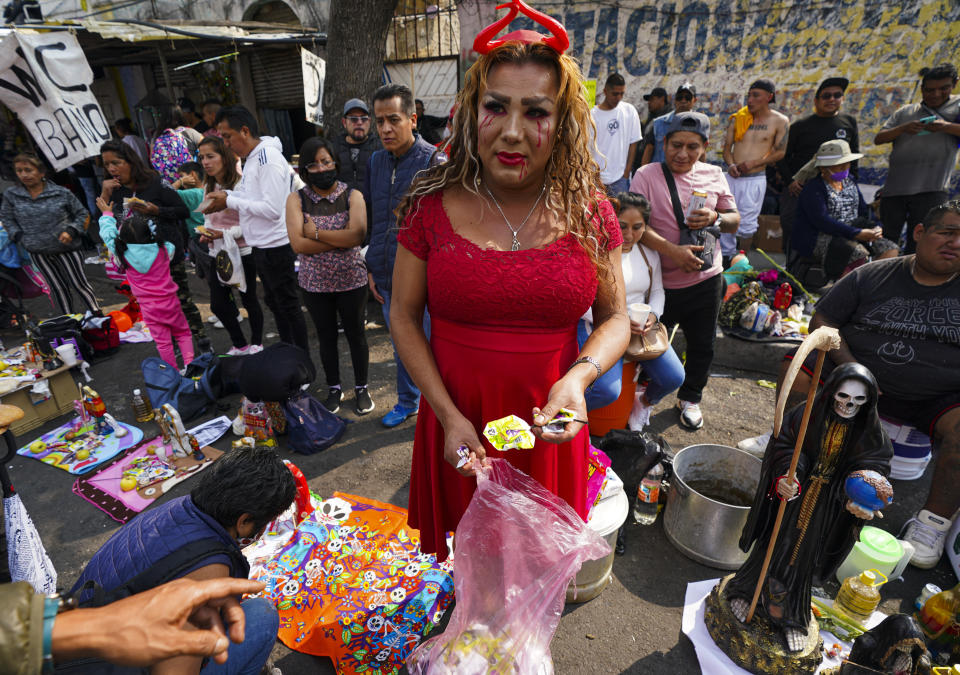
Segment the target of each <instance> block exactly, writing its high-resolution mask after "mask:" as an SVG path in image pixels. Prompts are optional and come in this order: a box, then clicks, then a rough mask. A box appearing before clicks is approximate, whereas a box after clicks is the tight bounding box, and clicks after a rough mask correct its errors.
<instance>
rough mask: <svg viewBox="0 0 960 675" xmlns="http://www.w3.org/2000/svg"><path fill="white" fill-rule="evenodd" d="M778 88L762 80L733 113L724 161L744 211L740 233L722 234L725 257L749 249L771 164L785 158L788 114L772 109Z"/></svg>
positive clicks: (738, 204)
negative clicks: (745, 126) (740, 131)
mask: <svg viewBox="0 0 960 675" xmlns="http://www.w3.org/2000/svg"><path fill="white" fill-rule="evenodd" d="M775 94H776V89H775V87H774V85H773V82H771V81H770V80H765V79H760V80H757V81H756V82H754V83H753V84H751V85H750V89H749V90H748V91H747V105H746V109H745V110H744V109H741V110H739V111H737V113H736V114H734V115H731V116H730V118H731V124H730V125H729V126H728V127H727V135H726V137H725V138H724V141H723V161H725V162H726V163H727V166H728V169H727V183H728V184H729V185H730V192H732V193H733V196H734V199H735V200H736V202H737V210H739V211H740V227H739V228H738V229H737V233H736V235H733V234H722V235H721V236H720V246H721V248H722V249H723V257H724V258H725V259H729V258H731V257H732V256H733V255H734V254H735V253H736V252H737V249H742V250H744V251H746V250H749V249H750V246H751V244H752V242H753V235H754V234H755V233H756V231H757V218H758V216H759V215H760V207H762V206H763V195H764V193H766V191H767V174H766V168H767V164H775V163H776V162H779V161H780V160H781V159H783V155H784V152H786V149H787V129H788V128H789V126H790V120H789V119H787V116H786V115H784V114H782V113H779V112H777V111H776V110H771V109H770V104H771V103H773V102H774V101H775V100H776V97H775ZM747 115H749V117H750V118H752V121H751V122H750V124H749V126H748V127H747V128H746V130H745V131H743V132H742V134H741V135H740V137H739V138H737V137H736V136H737V134H736V128H737V126H741V127H742V126H743V123H744V122H743V121H741V124H740V125H738V124H737V121H738V119H739V120H746V119H749V118H748V117H747Z"/></svg>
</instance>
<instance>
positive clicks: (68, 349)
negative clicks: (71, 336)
mask: <svg viewBox="0 0 960 675" xmlns="http://www.w3.org/2000/svg"><path fill="white" fill-rule="evenodd" d="M57 356H59V357H60V360H61V361H63V364H64V365H65V366H75V365H77V348H76V347H74V346H73V343H72V342H68V343H67V344H65V345H60V346H59V347H57Z"/></svg>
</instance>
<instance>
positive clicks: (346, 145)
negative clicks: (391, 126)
mask: <svg viewBox="0 0 960 675" xmlns="http://www.w3.org/2000/svg"><path fill="white" fill-rule="evenodd" d="M340 123H341V124H342V125H343V133H342V134H340V135H339V136H337V137H336V138H334V140H333V147H334V149H335V150H336V151H337V159H339V160H340V173H339V175H338V176H337V178H339V179H340V180H341V181H342V182H344V183H346V184H347V185H348V186H350V187H351V188H353V189H355V190H363V181H364V179H366V177H367V161H368V160H369V159H370V155H372V154H373V153H374V152H376V151H377V150H380V149H381V148H382V147H383V145H381V144H380V138H379V137H378V136H375V135H373V134H371V133H370V108H368V107H367V104H366V103H364V102H363V100H362V99H359V98H351V99H350V100H349V101H347V102H346V103H345V104H344V105H343V117H342V118H341V120H340Z"/></svg>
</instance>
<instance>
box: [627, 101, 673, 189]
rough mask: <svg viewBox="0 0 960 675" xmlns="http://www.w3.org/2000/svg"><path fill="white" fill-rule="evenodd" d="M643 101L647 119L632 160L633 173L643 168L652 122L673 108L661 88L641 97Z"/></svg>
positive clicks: (651, 131) (650, 139)
mask: <svg viewBox="0 0 960 675" xmlns="http://www.w3.org/2000/svg"><path fill="white" fill-rule="evenodd" d="M643 100H644V101H646V102H647V119H646V120H644V122H643V138H642V139H641V140H640V145H639V146H637V154H636V155H635V156H634V158H633V169H634V171H636V170H637V169H639V168H640V167H641V166H643V155H644V153H645V152H646V150H647V146H648V145H650V143H651V142H652V141H653V120H655V119H656V118H658V117H661V116H663V115H666V114H667V113H669V112H673V107H672V106H671V105H670V95H669V94H667V90H666V89H664V88H663V87H654V88H653V89H651V90H650V93H649V94H644V95H643Z"/></svg>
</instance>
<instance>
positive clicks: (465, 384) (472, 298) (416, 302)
mask: <svg viewBox="0 0 960 675" xmlns="http://www.w3.org/2000/svg"><path fill="white" fill-rule="evenodd" d="M561 30H562V28H561ZM531 36H533V37H534V38H542V36H539V35H538V34H536V33H531V32H529V31H522V32H521V35H519V38H520V39H515V37H516V36H515V34H511V35H507V36H506V37H505V38H504V40H503V41H502V43H501V44H499V45H498V46H496V47H494V48H492V49H491V50H490V51H489V53H486V54H485V55H484V56H482V57H481V59H480V60H479V61H478V62H477V63H476V64H475V65H474V66H473V68H471V70H470V71H469V73H468V74H467V78H466V86H465V87H464V89H463V90H462V91H461V93H460V95H459V96H458V98H457V112H456V118H455V121H454V130H455V131H454V134H453V136H452V138H451V142H450V146H449V157H450V159H449V161H448V162H446V163H444V164H441V165H438V166H435V167H432V168H431V169H429V170H428V171H426V172H425V173H424V174H422V175H421V177H420V178H419V179H418V180H417V181H416V182H415V183H414V184H413V186H412V187H411V190H410V194H409V195H408V197H407V200H406V201H405V202H404V203H403V204H402V205H401V207H400V213H401V218H402V223H403V224H402V226H401V228H400V232H399V237H398V238H399V242H400V247H399V249H398V251H397V260H396V266H395V267H394V275H393V293H394V296H393V306H392V308H391V315H390V318H391V324H392V334H393V338H394V341H395V344H396V345H397V350H398V352H399V353H400V358H401V359H402V360H403V363H404V364H405V365H406V366H407V369H408V370H409V372H410V374H411V376H412V377H413V379H414V381H415V382H416V384H417V386H418V387H420V390H421V392H422V393H423V397H424V401H423V402H422V403H421V405H420V416H419V419H418V420H417V429H416V438H415V441H414V449H413V465H412V469H411V478H410V518H409V520H410V524H411V526H413V527H416V528H418V529H419V530H420V534H421V549H422V550H423V551H425V552H429V553H437V554H438V558H440V559H441V560H442V559H444V558H446V556H447V549H446V544H445V535H446V533H447V532H448V531H450V530H454V529H456V527H457V523H458V522H459V520H460V517H461V516H462V515H463V512H464V510H465V509H466V507H467V505H468V504H469V502H470V498H471V496H472V495H473V491H474V488H475V487H476V479H475V478H473V477H472V476H474V474H475V471H476V470H477V469H478V468H479V467H480V465H481V464H482V463H483V462H484V460H485V458H486V457H487V456H488V455H490V453H491V446H489V445H488V444H487V441H486V440H484V441H481V440H480V437H481V431H482V429H483V427H484V425H485V424H486V423H487V422H489V421H491V420H495V419H498V418H501V417H504V416H506V415H511V414H515V415H518V416H520V417H522V418H525V419H526V420H527V421H528V422H530V420H531V417H532V421H533V423H534V424H543V423H545V422H546V421H548V420H549V419H551V418H552V417H553V416H554V415H555V414H556V413H557V412H558V411H559V409H560V408H561V407H565V408H568V409H571V410H574V411H576V413H577V419H579V420H585V419H586V416H587V408H586V404H585V402H584V397H583V394H584V390H585V389H586V388H587V387H588V386H589V385H590V384H592V383H593V381H594V380H595V379H596V378H597V377H598V376H599V375H600V373H601V372H602V371H605V370H606V369H608V368H609V367H610V366H612V365H613V364H614V363H615V362H616V360H617V359H618V358H619V357H620V355H621V354H622V353H623V351H624V349H626V346H627V341H628V339H629V322H628V319H627V315H626V310H625V300H624V288H623V275H622V272H621V269H620V250H619V247H620V245H621V241H622V240H621V236H620V228H619V223H618V221H617V217H616V214H615V213H614V211H613V208H612V207H611V205H610V203H609V202H608V201H607V200H606V199H604V198H603V197H602V194H603V193H602V185H601V183H600V176H599V173H598V170H597V166H596V164H595V163H594V161H593V159H592V158H591V154H590V151H589V149H588V146H587V143H588V139H589V138H590V137H591V136H590V129H589V126H591V125H592V121H591V118H590V112H589V106H588V104H587V101H586V99H585V98H584V96H583V94H582V80H581V76H580V71H579V68H578V67H577V64H576V63H575V62H574V61H573V59H571V58H570V57H568V56H565V55H563V54H562V53H560V52H558V51H557V49H556V48H555V47H554V46H551V45H550V44H549V41H548V40H541V39H534V40H531ZM478 42H479V40H478ZM475 49H477V46H475ZM477 51H481V50H480V49H477ZM481 53H482V52H481ZM424 306H427V307H428V308H429V310H430V317H431V337H430V340H429V342H428V340H427V338H426V336H425V335H424V332H423V329H422V316H423V311H424ZM591 306H592V307H593V312H594V316H596V317H598V318H599V321H598V323H597V328H596V330H595V331H594V332H593V333H592V334H591V336H590V339H589V340H588V341H587V343H586V344H585V345H584V347H583V350H582V351H580V350H578V349H577V330H576V326H577V320H578V318H579V317H580V316H581V315H582V314H583V312H584V311H586V309H587V308H588V307H591ZM534 433H535V434H536V436H537V443H536V445H535V447H534V448H533V449H532V450H510V451H508V452H506V453H499V452H496V451H493V453H494V454H495V455H496V456H497V457H505V458H506V459H507V460H509V461H510V462H511V463H512V464H513V465H514V466H516V467H517V468H519V469H521V470H522V471H524V472H525V473H527V474H529V475H530V476H532V477H533V478H535V479H537V480H538V481H540V483H542V484H543V485H544V486H545V487H546V488H547V489H549V490H551V491H552V492H554V493H555V494H557V495H559V496H560V497H562V498H564V499H565V500H566V501H567V502H568V503H569V504H570V505H571V506H573V508H574V509H575V510H576V511H577V513H578V514H580V516H581V518H586V513H587V504H586V496H587V494H586V492H587V487H586V482H587V447H588V442H589V438H588V433H587V429H586V428H585V427H584V425H583V424H582V423H580V422H574V423H571V424H569V425H568V426H567V427H566V430H565V431H564V432H563V433H544V432H543V431H542V430H541V429H539V428H535V429H534ZM461 446H466V447H467V448H469V451H470V463H469V464H467V465H466V466H464V467H462V468H461V469H459V470H458V469H457V468H456V465H457V463H458V461H459V456H458V453H457V450H458V448H460V447H461Z"/></svg>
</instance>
